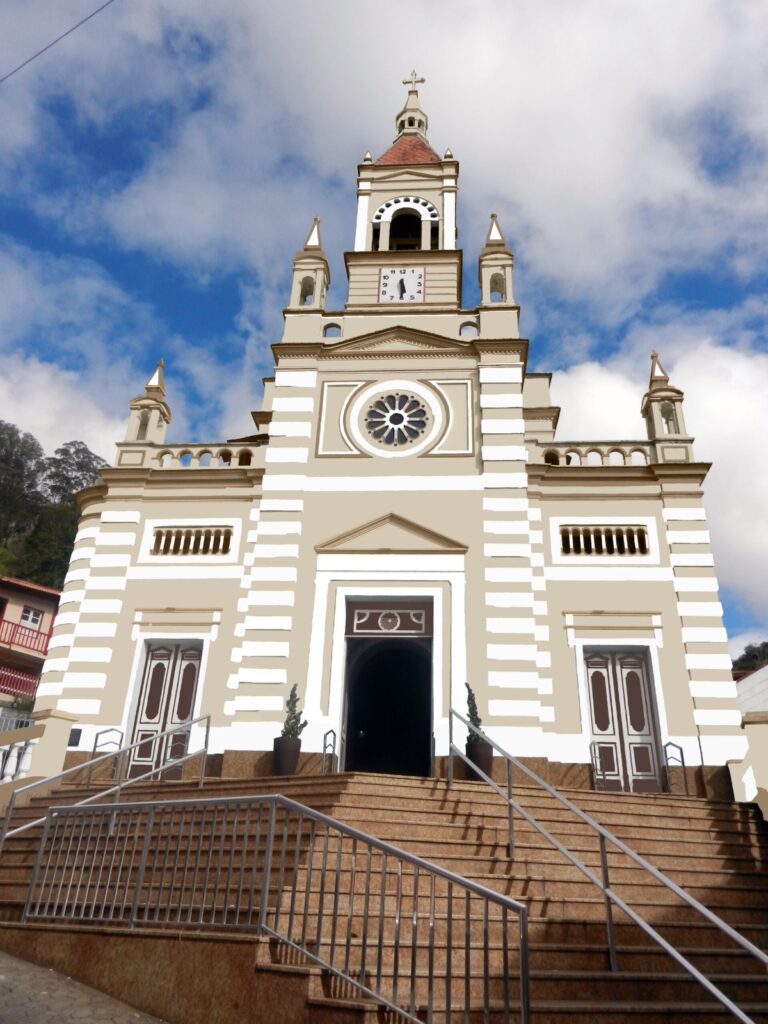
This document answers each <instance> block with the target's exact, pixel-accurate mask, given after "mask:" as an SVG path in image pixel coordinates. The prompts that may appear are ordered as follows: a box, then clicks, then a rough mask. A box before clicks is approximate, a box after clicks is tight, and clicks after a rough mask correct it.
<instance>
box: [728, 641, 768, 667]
mask: <svg viewBox="0 0 768 1024" xmlns="http://www.w3.org/2000/svg"><path fill="white" fill-rule="evenodd" d="M766 663H768V640H763V641H762V643H759V644H747V646H746V647H745V648H744V650H743V651H742V652H741V654H740V655H739V656H738V658H736V660H735V661H734V663H733V667H734V668H747V669H756V668H760V666H761V665H765V664H766Z"/></svg>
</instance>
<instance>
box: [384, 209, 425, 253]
mask: <svg viewBox="0 0 768 1024" xmlns="http://www.w3.org/2000/svg"><path fill="white" fill-rule="evenodd" d="M389 248H390V250H391V251H392V252H406V251H409V250H414V249H421V248H422V245H421V218H420V217H419V215H418V214H417V213H415V212H414V211H413V210H398V211H397V213H396V214H395V215H394V216H393V218H392V222H391V224H390V227H389Z"/></svg>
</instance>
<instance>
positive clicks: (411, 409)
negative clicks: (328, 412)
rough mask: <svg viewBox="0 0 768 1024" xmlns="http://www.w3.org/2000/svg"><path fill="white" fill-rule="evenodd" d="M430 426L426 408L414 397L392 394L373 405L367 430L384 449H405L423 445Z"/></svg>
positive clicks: (366, 417)
mask: <svg viewBox="0 0 768 1024" xmlns="http://www.w3.org/2000/svg"><path fill="white" fill-rule="evenodd" d="M429 424H430V415H429V412H428V411H427V408H426V405H425V403H424V402H422V400H421V399H420V398H418V397H417V396H416V395H414V394H409V393H408V392H404V391H391V392H389V393H387V394H382V395H379V396H378V397H376V398H374V399H373V401H372V402H371V404H370V406H369V407H368V410H367V412H366V414H365V429H366V430H367V431H368V433H369V435H370V436H371V437H372V438H373V439H374V441H377V442H378V443H379V444H381V445H387V446H391V447H393V448H402V447H403V446H404V445H409V444H414V443H415V442H417V441H419V440H420V439H421V438H422V437H423V435H424V432H425V431H426V429H427V427H428V426H429Z"/></svg>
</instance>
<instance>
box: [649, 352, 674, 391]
mask: <svg viewBox="0 0 768 1024" xmlns="http://www.w3.org/2000/svg"><path fill="white" fill-rule="evenodd" d="M667 384H669V374H668V373H667V372H666V370H665V369H664V367H663V366H662V365H661V361H660V360H659V353H658V352H657V351H656V349H654V350H653V351H652V352H651V378H650V380H649V382H648V388H649V389H650V390H651V391H653V390H657V389H658V388H663V387H666V386H667Z"/></svg>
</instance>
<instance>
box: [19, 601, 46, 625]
mask: <svg viewBox="0 0 768 1024" xmlns="http://www.w3.org/2000/svg"><path fill="white" fill-rule="evenodd" d="M42 621H43V613H42V612H41V611H40V609H39V608H30V606H29V605H28V604H27V605H24V611H23V612H22V613H21V624H22V626H29V627H30V629H40V623H41V622H42Z"/></svg>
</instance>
